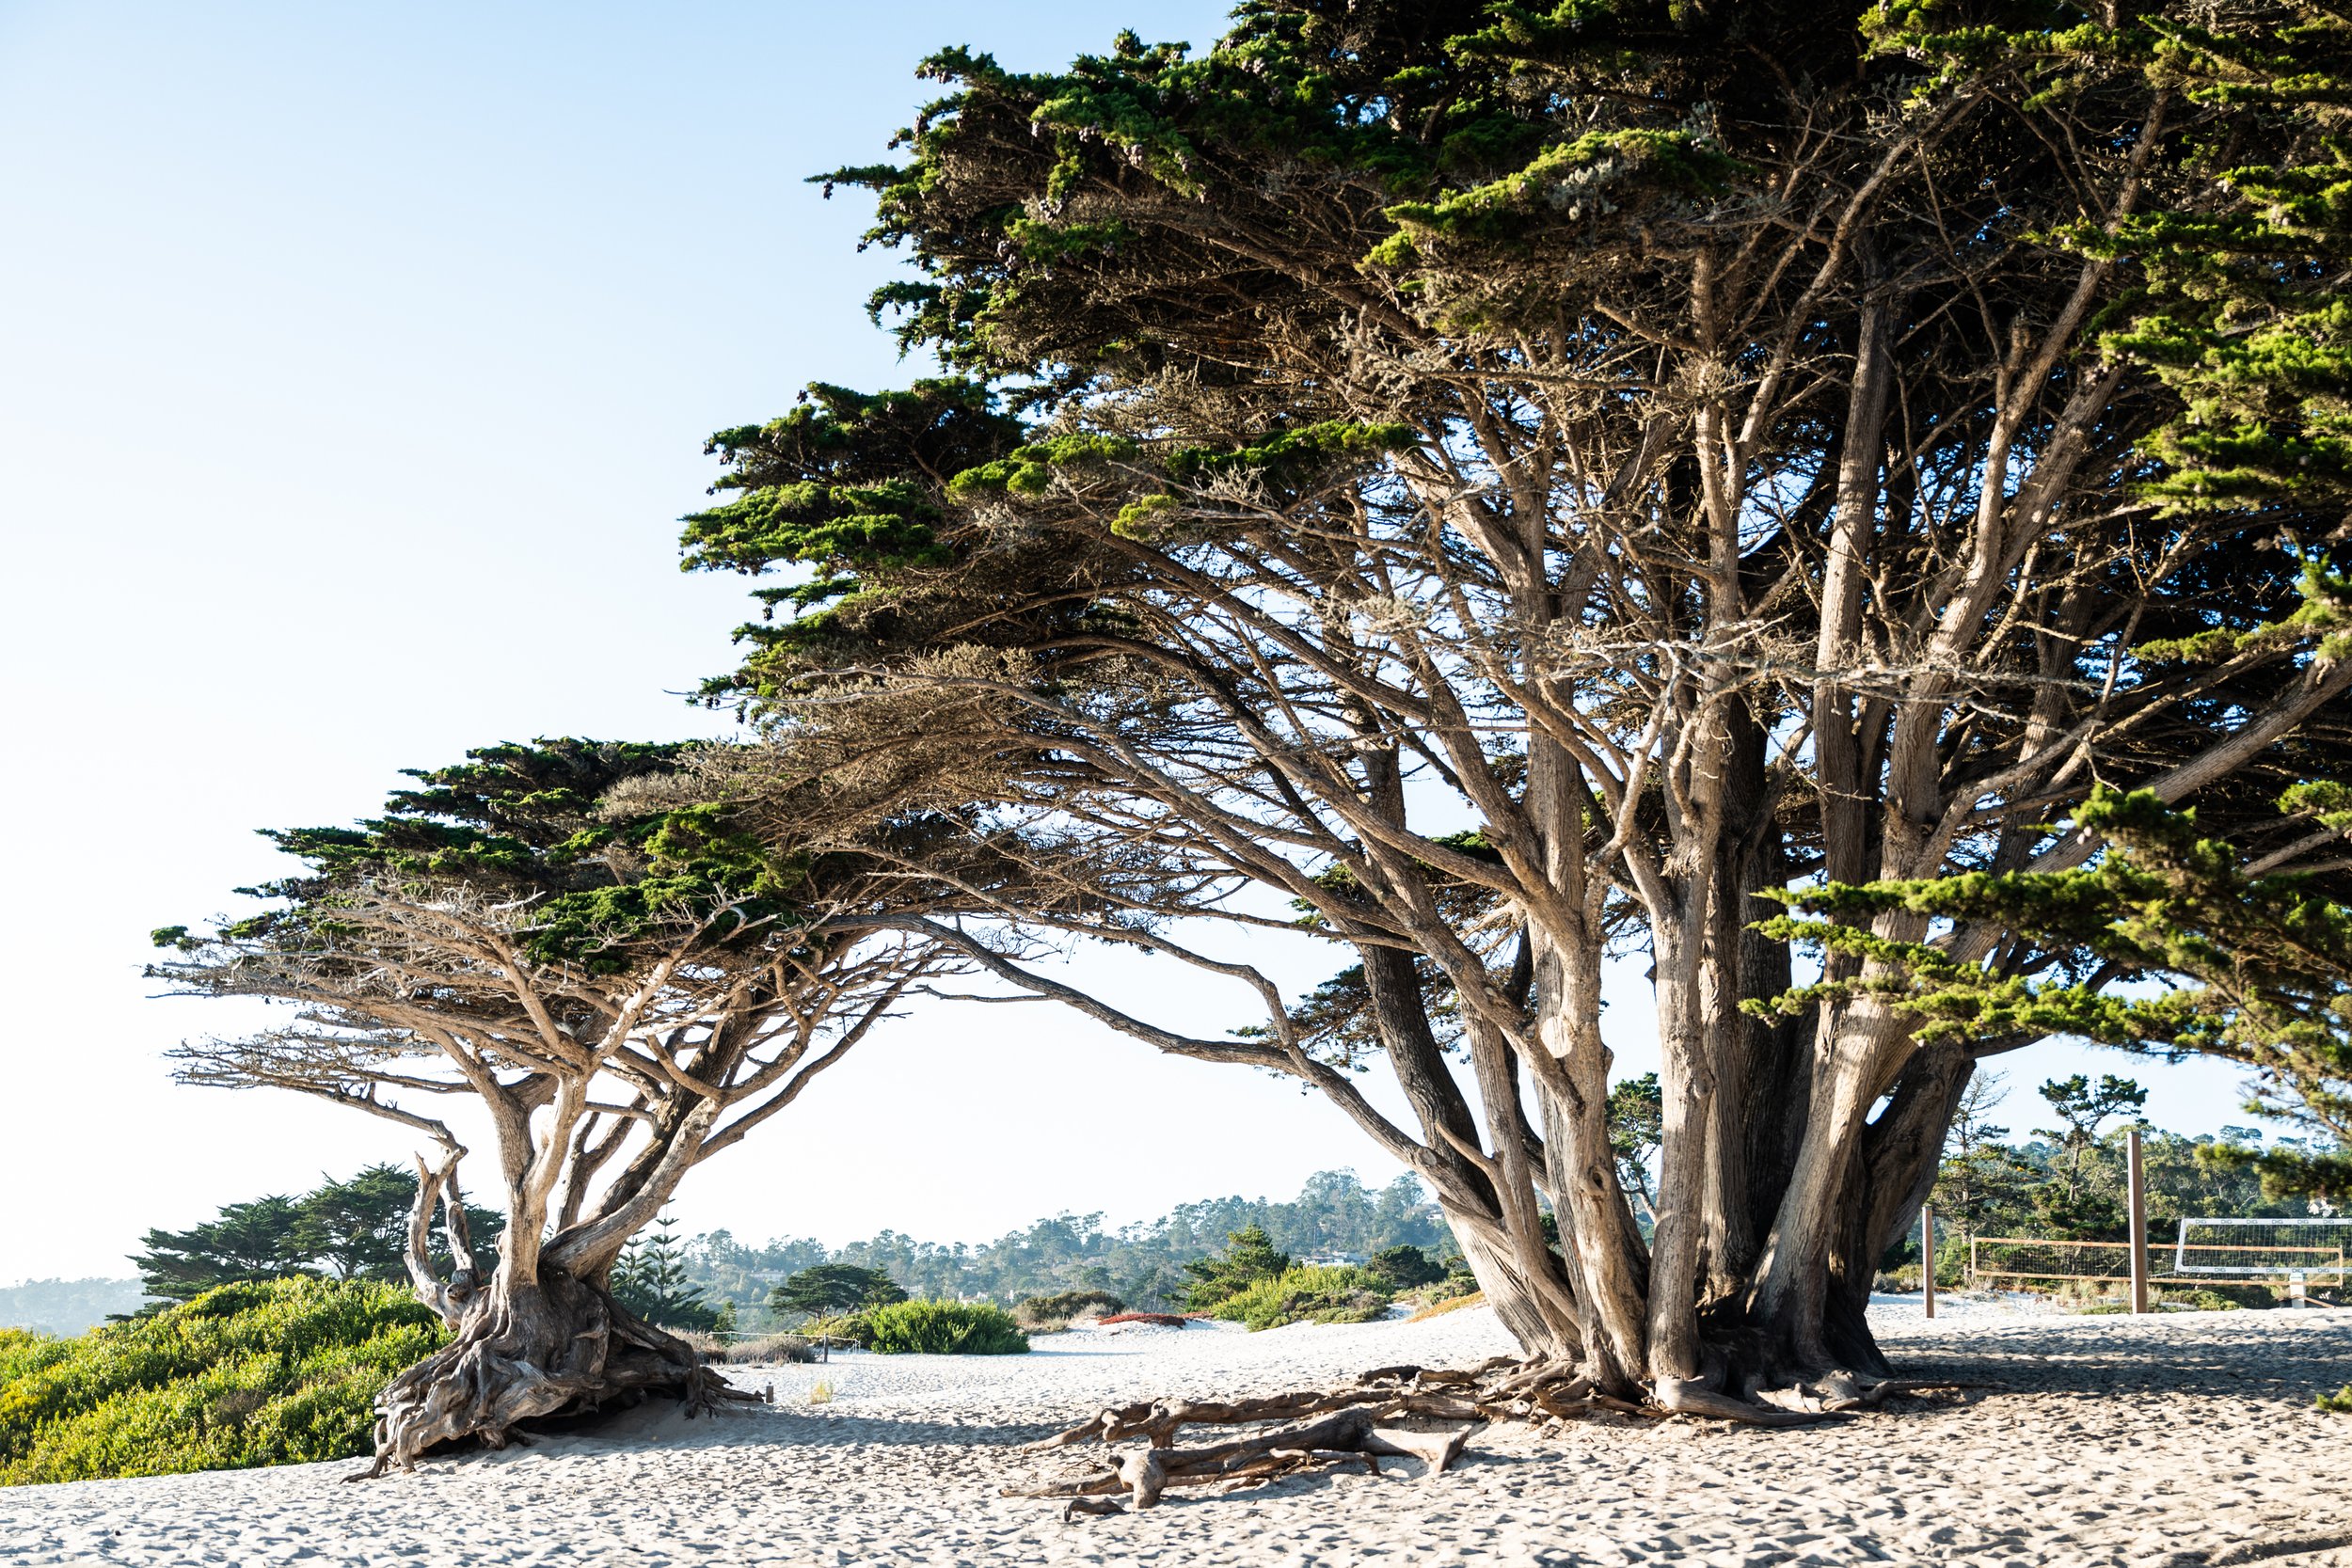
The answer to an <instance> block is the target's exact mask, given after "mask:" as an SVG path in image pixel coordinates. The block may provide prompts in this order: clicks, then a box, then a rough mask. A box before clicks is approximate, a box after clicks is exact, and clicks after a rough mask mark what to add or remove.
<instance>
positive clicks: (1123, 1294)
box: [685, 1170, 1459, 1325]
mask: <svg viewBox="0 0 2352 1568" xmlns="http://www.w3.org/2000/svg"><path fill="white" fill-rule="evenodd" d="M1251 1226H1257V1227H1261V1228H1262V1229H1263V1231H1264V1232H1265V1234H1266V1235H1267V1236H1268V1237H1270V1238H1271V1239H1272V1244H1274V1245H1275V1246H1278V1247H1279V1248H1281V1249H1282V1250H1284V1251H1286V1252H1292V1253H1297V1254H1300V1255H1302V1256H1315V1255H1320V1254H1326V1253H1343V1254H1351V1255H1357V1256H1361V1257H1365V1258H1369V1257H1371V1256H1372V1255H1374V1254H1375V1253H1378V1252H1381V1251H1384V1250H1386V1249H1388V1248H1391V1247H1396V1246H1403V1245H1411V1246H1417V1247H1420V1248H1421V1249H1422V1250H1423V1251H1424V1252H1427V1253H1429V1254H1430V1255H1432V1256H1433V1257H1436V1256H1442V1255H1452V1254H1454V1253H1456V1252H1458V1250H1459V1249H1458V1248H1457V1247H1456V1246H1455V1245H1454V1238H1453V1235H1452V1233H1451V1232H1450V1231H1449V1230H1448V1229H1447V1228H1446V1224H1445V1221H1444V1218H1443V1217H1442V1216H1441V1215H1440V1214H1439V1213H1438V1209H1437V1206H1436V1204H1434V1203H1432V1202H1431V1201H1430V1199H1429V1196H1428V1194H1427V1192H1426V1191H1425V1190H1424V1189H1423V1188H1422V1185H1421V1183H1420V1182H1418V1181H1416V1180H1414V1179H1413V1178H1412V1177H1410V1176H1399V1177H1397V1178H1396V1179H1395V1180H1392V1181H1391V1182H1389V1183H1388V1184H1387V1185H1386V1186H1382V1187H1372V1186H1369V1185H1367V1184H1366V1183H1364V1182H1363V1181H1362V1180H1359V1179H1358V1177H1357V1176H1356V1174H1355V1173H1354V1172H1353V1171H1344V1170H1341V1171H1322V1172H1319V1173H1317V1174H1316V1175H1314V1176H1311V1177H1309V1178H1308V1179H1307V1182H1306V1184H1305V1186H1304V1187H1303V1188H1301V1189H1300V1192H1299V1195H1298V1196H1297V1197H1296V1198H1295V1199H1294V1200H1292V1201H1290V1202H1287V1203H1282V1202H1269V1201H1267V1200H1266V1199H1264V1198H1244V1197H1216V1198H1206V1199H1203V1200H1202V1201H1200V1202H1198V1203H1186V1204H1181V1205H1179V1206H1178V1207H1177V1208H1175V1209H1173V1210H1171V1211H1170V1212H1168V1213H1166V1214H1164V1215H1162V1216H1160V1217H1159V1218H1158V1219H1154V1220H1146V1221H1142V1222H1139V1223H1136V1224H1134V1225H1126V1226H1120V1227H1115V1228H1105V1227H1104V1224H1103V1216H1102V1215H1101V1214H1099V1213H1094V1214H1057V1215H1054V1216H1052V1217H1051V1218H1047V1219H1041V1220H1039V1221H1038V1222H1037V1223H1035V1224H1034V1225H1030V1226H1025V1227H1023V1228H1021V1229H1019V1230H1014V1231H1009V1232H1008V1233H1007V1234H1005V1235H1003V1236H1000V1237H998V1238H997V1239H996V1240H994V1241H993V1242H984V1243H977V1244H972V1243H961V1242H956V1243H939V1242H923V1241H917V1240H916V1239H915V1238H914V1237H913V1236H910V1235H906V1234H904V1233H902V1232H899V1231H897V1230H885V1231H883V1232H882V1234H880V1235H878V1236H875V1237H873V1238H872V1239H871V1240H868V1241H864V1242H853V1243H850V1244H849V1245H847V1246H841V1247H828V1246H826V1245H825V1244H824V1243H821V1242H817V1241H812V1240H807V1239H804V1238H802V1239H784V1240H779V1241H774V1242H771V1243H768V1244H767V1245H765V1246H751V1245H747V1244H746V1243H741V1242H739V1241H737V1240H736V1238H735V1237H734V1235H733V1234H732V1233H730V1232H728V1231H724V1230H715V1231H712V1232H710V1233H708V1234H707V1235H703V1236H697V1237H695V1238H694V1239H693V1240H692V1241H691V1242H689V1243H687V1244H686V1249H685V1250H686V1258H687V1276H688V1278H689V1279H690V1280H691V1282H692V1284H694V1285H695V1286H697V1287H699V1288H700V1289H701V1290H702V1291H703V1292H704V1294H705V1296H706V1297H707V1299H708V1300H709V1301H711V1302H712V1303H714V1304H716V1303H732V1304H734V1306H735V1309H736V1313H737V1316H738V1321H739V1322H741V1323H745V1324H747V1325H748V1324H749V1323H752V1322H753V1321H754V1314H755V1312H757V1311H759V1310H763V1309H764V1308H765V1307H766V1304H767V1301H768V1297H769V1294H770V1292H771V1291H772V1290H773V1289H774V1287H775V1286H776V1285H777V1284H779V1283H781V1282H782V1281H783V1280H785V1279H787V1278H788V1277H790V1276H791V1275H796V1274H798V1273H800V1272H801V1271H803V1270H804V1269H811V1268H815V1267H818V1266H819V1265H824V1264H837V1265H846V1266H850V1267H855V1268H860V1269H869V1270H874V1271H878V1272H879V1273H881V1274H882V1275H887V1276H888V1277H889V1278H890V1279H891V1280H893V1281H895V1282H896V1283H897V1284H898V1286H899V1287H900V1288H901V1289H903V1290H905V1291H908V1292H909V1293H911V1294H913V1295H917V1296H930V1297H948V1298H958V1299H960V1298H965V1297H974V1298H978V1297H985V1298H988V1299H991V1300H995V1301H1005V1302H1012V1301H1018V1300H1021V1299H1022V1298H1024V1297H1026V1296H1033V1295H1052V1294H1056V1293H1058V1292H1061V1291H1106V1292H1108V1293H1110V1294H1112V1295H1116V1296H1118V1297H1119V1298H1120V1300H1121V1301H1124V1302H1125V1303H1127V1304H1128V1305H1129V1306H1131V1307H1179V1306H1181V1305H1183V1303H1184V1300H1185V1292H1186V1289H1187V1287H1188V1285H1189V1283H1190V1280H1189V1277H1188V1276H1187V1275H1186V1274H1185V1272H1184V1265H1185V1264H1187V1263H1189V1262H1193V1261H1195V1260H1197V1259H1200V1258H1203V1257H1206V1256H1208V1255H1209V1254H1212V1253H1215V1252H1217V1251H1218V1250H1220V1249H1221V1248H1223V1247H1224V1246H1225V1245H1226V1244H1227V1237H1228V1236H1229V1234H1230V1233H1232V1232H1233V1231H1236V1230H1242V1229H1246V1228H1248V1227H1251ZM763 1321H764V1320H763Z"/></svg>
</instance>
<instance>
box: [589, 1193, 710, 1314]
mask: <svg viewBox="0 0 2352 1568" xmlns="http://www.w3.org/2000/svg"><path fill="white" fill-rule="evenodd" d="M676 1227H677V1220H676V1218H675V1216H674V1215H670V1214H664V1215H662V1216H661V1217H660V1219H658V1220H656V1221H654V1222H653V1224H651V1225H649V1226H647V1227H645V1230H644V1234H642V1235H640V1236H639V1237H637V1238H636V1239H635V1240H634V1241H632V1242H630V1243H628V1245H627V1246H625V1247H623V1248H622V1249H621V1255H620V1257H618V1258H617V1259H613V1262H612V1278H611V1281H610V1283H611V1285H612V1299H613V1300H615V1301H617V1302H619V1303H620V1304H621V1305H622V1306H623V1307H628V1309H629V1310H630V1311H631V1312H634V1313H636V1314H637V1315H638V1316H639V1317H641V1318H643V1319H644V1320H645V1321H646V1322H647V1323H653V1324H656V1325H658V1326H660V1327H662V1328H671V1329H683V1330H688V1331H691V1332H695V1333H709V1332H710V1331H712V1330H714V1329H716V1328H718V1326H719V1313H718V1310H717V1309H716V1308H714V1307H711V1306H710V1305H709V1304H708V1303H707V1302H706V1301H704V1300H703V1293H702V1291H701V1290H699V1289H698V1288H697V1287H695V1286H694V1285H693V1284H692V1283H691V1282H690V1281H689V1279H688V1278H687V1267H686V1248H685V1243H683V1242H682V1241H680V1240H679V1239H678V1237H677V1234H676Z"/></svg>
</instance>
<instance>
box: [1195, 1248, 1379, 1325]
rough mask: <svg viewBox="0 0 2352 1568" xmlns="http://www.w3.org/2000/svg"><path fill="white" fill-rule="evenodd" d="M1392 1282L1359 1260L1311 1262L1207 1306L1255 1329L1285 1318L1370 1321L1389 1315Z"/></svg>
mask: <svg viewBox="0 0 2352 1568" xmlns="http://www.w3.org/2000/svg"><path fill="white" fill-rule="evenodd" d="M1389 1291H1390V1287H1389V1285H1388V1284H1387V1282H1386V1281H1385V1280H1384V1279H1383V1278H1382V1277H1381V1275H1378V1274H1376V1273H1375V1272H1374V1271H1373V1270H1371V1269H1367V1268H1360V1267H1358V1266H1357V1265H1355V1264H1353V1263H1338V1264H1323V1265H1308V1266H1304V1267H1295V1268H1289V1269H1285V1270H1283V1271H1282V1272H1281V1273H1279V1274H1278V1275H1270V1276H1265V1275H1262V1276H1260V1277H1258V1278H1257V1279H1254V1280H1252V1281H1251V1282H1250V1283H1248V1284H1247V1285H1245V1286H1243V1287H1242V1288H1241V1289H1239V1290H1237V1291H1233V1292H1232V1293H1231V1294H1230V1295H1227V1296H1225V1297H1223V1298H1222V1299H1220V1300H1219V1301H1217V1302H1216V1305H1215V1306H1213V1307H1208V1308H1206V1310H1207V1311H1208V1313H1209V1315H1210V1316H1211V1317H1216V1318H1223V1319H1225V1320H1226V1321H1228V1322H1229V1323H1247V1324H1248V1325H1249V1327H1250V1329H1251V1330H1252V1331H1255V1330H1258V1329H1263V1328H1280V1327H1281V1326H1282V1325H1283V1324H1285V1323H1375V1322H1377V1321H1378V1320H1380V1319H1381V1318H1384V1317H1386V1316H1387V1315H1388V1310H1389Z"/></svg>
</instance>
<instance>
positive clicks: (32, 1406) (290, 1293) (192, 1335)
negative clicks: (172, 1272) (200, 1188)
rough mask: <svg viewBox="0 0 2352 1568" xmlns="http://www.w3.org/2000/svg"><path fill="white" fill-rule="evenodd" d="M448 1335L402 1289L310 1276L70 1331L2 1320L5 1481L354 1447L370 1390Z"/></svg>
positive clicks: (0, 1476) (342, 1451)
mask: <svg viewBox="0 0 2352 1568" xmlns="http://www.w3.org/2000/svg"><path fill="white" fill-rule="evenodd" d="M447 1340H448V1335H447V1332H446V1331H445V1330H444V1329H443V1328H442V1327H441V1324H440V1321H439V1320H438V1319H437V1318H436V1317H435V1316H434V1315H433V1314H432V1313H431V1312H429V1311H427V1310H426V1309H425V1308H424V1307H421V1306H420V1305H418V1303H417V1300H416V1298H415V1297H414V1296H412V1295H410V1294H409V1293H408V1292H407V1291H405V1290H401V1289H398V1288H396V1287H393V1286H390V1285H384V1284H378V1283H375V1282H373V1281H366V1280H358V1281H352V1282H349V1283H344V1282H341V1281H336V1280H326V1279H310V1278H294V1279H273V1280H262V1281H253V1282H248V1283H244V1284H236V1285H224V1286H222V1287H220V1288H219V1289H218V1290H215V1291H206V1292H205V1293H204V1294H202V1295H200V1296H198V1297H196V1298H195V1299H194V1300H192V1301H190V1302H187V1303H186V1304H184V1305H183V1306H179V1307H171V1308H169V1309H168V1310H166V1311H164V1312H160V1313H158V1314H156V1315H155V1316H153V1317H151V1318H143V1319H139V1320H136V1321H134V1322H131V1323H109V1324H107V1325H105V1326H103V1327H101V1328H94V1329H92V1330H91V1331H90V1332H89V1333H87V1334H85V1335H83V1336H82V1337H81V1338H74V1339H47V1338H38V1337H36V1336H31V1335H25V1334H20V1333H13V1332H12V1333H7V1334H0V1484H6V1485H22V1484H24V1483H27V1482H33V1481H86V1480H90V1479H94V1478H97V1477H102V1476H154V1475H170V1474H175V1473H178V1472H181V1471H185V1470H233V1469H243V1468H246V1467H248V1466H251V1465H298V1464H303V1463H305V1462H308V1461H310V1460H317V1459H349V1458H353V1457H355V1456H357V1455H359V1454H363V1453H366V1452H368V1451H369V1449H370V1447H371V1441H370V1434H371V1433H372V1431H373V1427H374V1424H375V1412H374V1408H373V1406H374V1401H375V1396H376V1394H377V1392H378V1391H380V1390H381V1389H382V1388H383V1386H384V1385H385V1384H387V1383H389V1382H390V1381H391V1378H392V1374H393V1373H395V1372H397V1371H399V1370H401V1369H403V1368H404V1367H406V1366H408V1365H410V1364H411V1363H412V1362H415V1361H418V1360H420V1359H421V1358H422V1357H424V1356H426V1355H428V1354H431V1353H432V1352H433V1351H435V1350H437V1349H438V1348H439V1347H440V1346H441V1345H442V1344H444V1343H446V1342H447Z"/></svg>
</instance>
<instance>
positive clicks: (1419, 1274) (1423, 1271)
mask: <svg viewBox="0 0 2352 1568" xmlns="http://www.w3.org/2000/svg"><path fill="white" fill-rule="evenodd" d="M1367 1266H1368V1267H1369V1268H1370V1269H1371V1270H1372V1272H1373V1273H1375V1274H1376V1275H1379V1276H1380V1282H1381V1284H1382V1285H1383V1286H1384V1287H1385V1288H1387V1289H1388V1290H1391V1291H1411V1290H1416V1289H1418V1288H1420V1287H1421V1286H1423V1285H1435V1284H1438V1282H1439V1281H1441V1280H1443V1279H1444V1278H1445V1277H1446V1271H1445V1270H1444V1269H1442V1268H1440V1267H1438V1260H1437V1259H1434V1258H1432V1257H1430V1256H1429V1254H1427V1253H1425V1252H1423V1251H1422V1249H1421V1248H1419V1247H1417V1246H1414V1245H1412V1244H1411V1243H1406V1244H1404V1245H1401V1246H1392V1247H1389V1248H1387V1249H1385V1250H1384V1251H1380V1252H1375V1253H1374V1254H1373V1255H1372V1261H1371V1263H1370V1264H1369V1265H1367Z"/></svg>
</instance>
